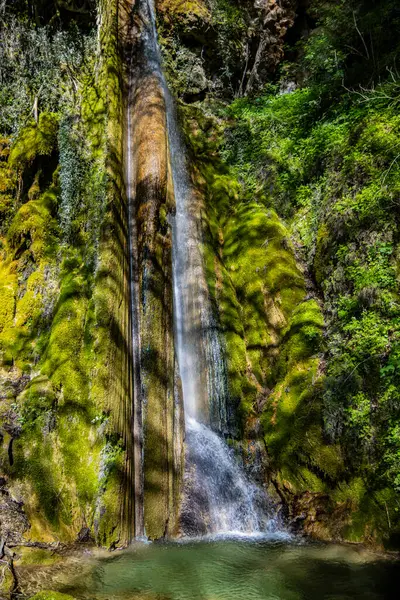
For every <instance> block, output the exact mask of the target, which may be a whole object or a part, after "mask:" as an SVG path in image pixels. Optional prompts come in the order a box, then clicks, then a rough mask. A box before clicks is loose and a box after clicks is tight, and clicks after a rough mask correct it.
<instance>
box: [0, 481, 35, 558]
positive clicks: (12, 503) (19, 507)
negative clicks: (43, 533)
mask: <svg viewBox="0 0 400 600" xmlns="http://www.w3.org/2000/svg"><path fill="white" fill-rule="evenodd" d="M28 529H29V522H28V519H27V517H26V515H25V513H24V510H23V504H22V502H18V501H17V500H15V499H14V498H12V496H11V494H10V492H9V491H8V490H7V487H6V480H5V479H4V478H0V539H1V544H2V548H1V552H0V553H1V554H2V552H3V549H4V547H3V545H5V546H7V544H13V545H15V544H18V543H20V542H21V541H22V539H23V535H24V533H26V531H28Z"/></svg>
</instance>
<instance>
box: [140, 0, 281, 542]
mask: <svg viewBox="0 0 400 600" xmlns="http://www.w3.org/2000/svg"><path fill="white" fill-rule="evenodd" d="M142 8H143V15H142V18H143V21H144V22H145V23H146V24H147V26H145V28H144V29H145V31H144V38H143V48H144V54H145V57H146V61H147V65H146V68H147V69H149V70H151V71H152V73H153V75H155V76H156V77H158V78H159V80H160V84H161V87H162V89H163V91H164V97H165V104H166V113H167V127H168V142H169V151H170V164H171V172H172V183H173V188H174V195H175V202H176V214H175V216H174V219H173V222H172V228H173V276H174V320H175V338H176V340H175V346H176V352H177V358H178V363H179V373H180V377H181V380H182V388H183V397H184V406H185V413H186V448H187V450H186V469H185V482H184V501H183V509H182V530H183V533H184V534H187V535H194V534H198V533H200V534H208V533H224V532H231V531H236V532H243V533H255V532H260V531H265V530H266V529H267V528H268V527H269V525H270V523H271V521H270V520H269V518H268V516H267V513H268V511H267V510H266V507H265V494H264V493H263V492H262V491H261V490H260V489H259V488H257V487H256V486H255V485H254V484H252V483H251V482H250V481H249V480H248V479H247V478H246V476H245V474H244V471H243V469H242V468H241V467H240V466H239V463H238V462H237V460H236V458H235V456H234V453H233V451H232V450H231V449H230V448H229V447H228V446H227V445H226V443H225V441H224V440H223V438H222V437H220V436H219V435H217V433H216V432H215V431H218V432H219V433H220V434H221V433H228V429H227V411H226V405H227V397H228V394H227V384H226V369H225V361H224V354H223V349H222V346H221V342H220V337H219V332H218V329H217V327H216V323H215V319H214V316H213V311H212V306H211V302H210V298H209V293H208V286H207V281H206V278H205V269H204V261H203V255H202V223H201V200H200V198H199V196H198V195H197V193H196V190H195V188H194V186H193V185H192V183H191V180H190V176H189V169H188V165H187V157H186V150H185V145H184V143H183V140H182V138H181V134H180V130H179V126H178V122H177V116H176V109H175V105H174V101H173V99H172V97H171V94H170V92H169V90H168V86H167V84H166V81H165V78H164V74H163V71H162V68H161V56H160V51H159V47H158V40H157V31H156V20H155V10H154V5H153V0H146V1H145V3H144V4H143V5H142ZM211 427H212V429H211ZM213 430H214V431H213Z"/></svg>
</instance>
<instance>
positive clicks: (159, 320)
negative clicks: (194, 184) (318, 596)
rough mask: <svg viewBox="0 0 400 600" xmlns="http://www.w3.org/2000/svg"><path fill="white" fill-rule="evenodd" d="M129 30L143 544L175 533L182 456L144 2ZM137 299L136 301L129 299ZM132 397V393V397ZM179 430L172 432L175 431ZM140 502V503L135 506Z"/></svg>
mask: <svg viewBox="0 0 400 600" xmlns="http://www.w3.org/2000/svg"><path fill="white" fill-rule="evenodd" d="M135 25H136V27H137V30H138V32H139V33H140V34H141V35H140V36H139V37H138V38H137V40H138V41H137V42H136V45H135V42H134V47H133V53H134V54H133V56H134V60H135V64H134V65H133V70H132V72H131V73H130V78H129V79H130V84H131V92H130V95H129V98H130V106H129V123H128V136H132V137H131V139H130V140H128V148H129V149H132V152H130V153H128V156H127V160H128V161H131V164H130V165H129V166H128V173H129V174H130V177H131V181H130V182H129V184H128V185H129V188H130V189H131V192H132V193H131V197H130V199H129V201H130V202H131V205H132V206H131V210H130V214H131V216H132V219H134V221H135V222H134V223H133V222H132V223H131V251H133V254H132V259H133V258H134V257H136V258H137V261H135V264H132V269H133V276H134V277H135V271H136V276H137V287H135V288H134V289H133V297H132V306H133V312H134V311H135V305H136V307H137V312H138V323H137V326H138V336H137V343H138V344H139V346H140V357H139V364H138V368H139V369H140V380H141V390H140V399H138V398H135V401H136V402H137V401H138V400H139V401H140V402H141V405H142V414H141V427H140V426H139V427H137V429H135V431H136V435H138V436H141V437H142V442H141V445H142V448H143V465H142V467H141V468H142V470H143V484H142V486H141V485H140V483H139V484H138V481H136V494H138V495H139V497H140V495H141V492H142V494H143V496H142V501H143V525H142V526H141V525H140V524H138V528H137V531H136V533H137V534H138V535H143V534H144V531H146V535H147V536H148V537H149V538H150V539H157V538H161V537H163V536H170V535H174V534H176V533H177V523H178V511H179V500H178V497H179V478H180V473H181V471H182V461H183V454H182V453H181V455H180V456H179V448H182V444H181V439H182V436H183V429H182V430H179V424H180V423H181V417H180V412H181V411H182V406H181V404H180V395H179V393H178V390H177V385H178V383H179V382H178V381H177V380H176V377H175V372H176V369H175V350H174V334H173V307H172V301H173V299H172V298H173V295H172V240H171V236H172V232H171V226H170V220H169V216H170V215H171V213H172V211H173V210H174V204H173V194H172V188H171V184H170V177H171V174H170V169H169V148H168V134H167V123H166V107H165V98H164V90H163V85H162V76H161V73H160V71H159V69H160V65H159V64H158V56H157V53H158V50H157V47H156V39H155V35H154V31H153V23H152V20H151V14H150V12H149V7H148V3H147V2H144V1H142V2H139V3H138V7H137V13H136V16H135ZM135 296H136V297H135ZM136 391H137V392H139V391H138V390H136ZM177 425H178V429H177ZM141 487H142V490H141ZM139 502H140V500H139Z"/></svg>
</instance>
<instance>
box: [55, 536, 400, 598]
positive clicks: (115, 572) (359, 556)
mask: <svg viewBox="0 0 400 600" xmlns="http://www.w3.org/2000/svg"><path fill="white" fill-rule="evenodd" d="M59 589H60V591H64V592H68V593H70V594H71V595H73V596H75V597H76V598H96V599H101V600H103V599H106V598H107V599H108V600H111V599H114V598H115V599H119V598H125V599H127V598H130V599H135V598H143V599H144V598H146V599H147V598H148V599H155V598H157V599H158V600H166V599H168V600H355V599H358V598H359V599H360V600H361V599H362V600H382V599H384V600H391V599H393V600H398V599H399V598H400V563H399V562H396V561H395V560H394V559H393V560H388V559H383V558H382V557H378V556H376V555H372V554H369V553H366V552H365V551H361V550H360V549H358V548H356V547H353V546H336V545H322V544H293V543H288V542H284V541H283V542H282V541H275V542H271V540H269V541H266V540H262V539H259V540H254V539H253V540H247V541H246V540H237V539H235V540H209V541H198V542H190V543H181V544H141V545H137V546H135V547H133V548H132V549H131V550H128V551H125V552H121V553H119V554H117V555H110V556H109V557H105V558H98V559H96V560H93V559H92V564H91V565H90V569H89V570H88V571H87V572H85V574H84V575H81V576H80V577H77V578H76V579H75V580H72V581H70V582H69V583H68V584H67V585H64V586H62V587H60V588H59Z"/></svg>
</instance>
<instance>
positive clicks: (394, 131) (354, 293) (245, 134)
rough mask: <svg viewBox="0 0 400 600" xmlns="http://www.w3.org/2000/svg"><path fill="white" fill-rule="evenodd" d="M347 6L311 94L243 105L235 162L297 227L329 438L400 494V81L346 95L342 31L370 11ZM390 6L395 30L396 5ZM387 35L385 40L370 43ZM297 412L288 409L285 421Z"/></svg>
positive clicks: (331, 18) (235, 132) (353, 73)
mask: <svg viewBox="0 0 400 600" xmlns="http://www.w3.org/2000/svg"><path fill="white" fill-rule="evenodd" d="M315 4H316V3H315ZM339 4H340V7H339V6H336V8H335V7H334V6H333V3H324V8H323V9H321V13H320V14H319V18H320V19H321V27H320V28H319V29H317V30H315V32H314V33H313V34H312V36H311V38H310V39H309V40H308V42H307V44H306V46H305V53H304V56H303V58H302V60H303V65H304V64H307V73H308V75H307V77H308V79H307V81H308V83H309V85H308V87H303V88H298V89H296V90H295V91H293V92H291V93H285V94H282V93H280V92H279V88H278V87H276V88H274V87H271V86H270V87H268V88H267V89H266V90H265V93H264V94H263V95H261V96H260V97H258V98H254V99H253V100H249V99H243V100H240V101H236V102H234V103H233V105H231V107H229V109H228V111H227V116H228V117H229V118H230V119H231V120H232V119H233V123H234V125H233V126H231V127H230V128H229V129H228V130H227V131H226V134H225V144H224V149H223V155H224V158H225V160H226V161H227V162H228V163H229V164H230V165H231V166H232V168H233V169H234V171H235V173H236V174H237V176H238V177H239V179H241V181H242V182H243V184H244V186H245V188H246V189H247V190H248V192H249V193H258V194H263V196H264V202H265V204H266V206H267V207H270V206H272V207H274V208H275V209H276V210H277V212H278V214H280V215H283V216H284V217H285V218H286V219H287V220H288V221H289V223H290V231H291V234H292V236H293V237H294V239H295V240H296V247H297V249H298V252H299V253H300V255H301V256H302V257H303V260H304V262H305V263H306V264H307V266H308V270H309V272H310V273H311V275H312V277H313V279H314V281H315V282H316V284H317V286H318V289H319V291H320V294H321V297H322V298H323V309H324V313H325V317H326V335H325V337H324V339H325V356H326V361H327V362H326V379H325V384H324V387H323V389H321V392H323V398H322V403H321V404H320V408H321V410H322V415H323V419H324V434H325V435H326V436H327V439H328V440H330V441H331V443H332V444H338V443H340V444H341V446H342V451H343V453H344V456H345V458H346V461H347V466H348V470H349V473H362V475H363V477H364V478H365V479H366V480H367V482H368V483H367V486H370V487H371V488H374V489H378V488H380V487H381V486H383V487H387V489H392V490H397V489H398V486H399V481H400V471H399V468H400V462H399V448H400V446H399V444H400V438H399V422H400V410H399V401H400V396H399V393H398V391H397V389H398V385H399V379H398V378H399V368H398V344H399V336H400V304H399V245H398V239H399V219H398V210H397V208H398V205H399V197H400V166H399V164H398V163H399V160H398V157H399V150H398V147H399V145H400V119H399V116H398V114H397V111H396V106H397V101H398V100H397V99H398V78H397V77H396V76H395V75H394V74H393V73H392V72H390V73H389V74H388V76H387V80H386V81H383V82H382V83H381V84H379V85H376V86H375V87H374V88H373V89H372V88H371V89H370V90H368V91H367V90H364V89H362V90H361V91H360V93H349V92H347V91H346V90H343V89H342V91H339V88H338V87H337V80H338V79H341V78H342V76H345V77H347V78H348V79H351V80H352V82H353V83H355V82H356V81H362V79H359V78H358V79H357V77H358V75H357V70H356V69H355V67H354V65H353V67H354V68H353V67H351V68H350V67H349V56H350V54H351V53H352V51H351V50H349V49H348V50H347V51H345V49H344V46H343V45H342V37H341V35H342V34H341V33H340V31H339V28H340V27H342V26H343V28H344V33H343V39H344V36H345V35H348V29H349V25H347V26H346V25H345V24H344V23H342V21H343V19H344V18H350V17H352V23H353V25H352V27H353V28H354V19H353V11H355V14H356V21H357V23H358V24H359V26H360V27H361V24H363V23H365V22H367V21H365V20H364V19H367V17H368V15H369V13H368V11H367V10H366V9H364V8H362V7H361V6H360V3H356V2H354V3H339ZM345 4H346V6H345ZM382 5H385V6H386V9H385V10H387V12H386V13H385V14H383V13H382V12H380V13H379V14H380V15H381V17H382V19H383V20H384V21H382V22H386V21H385V19H386V18H387V17H388V15H389V14H391V12H390V11H392V10H393V3H390V2H386V3H382ZM318 6H320V4H318ZM371 10H372V9H371ZM373 10H375V9H373ZM380 10H381V9H380V8H379V9H378V8H376V11H378V12H379V11H380ZM382 10H383V7H382ZM340 11H343V14H339V12H340ZM376 11H375V13H376ZM375 13H374V14H375ZM346 15H347V17H346ZM368 18H369V17H368ZM371 22H372V21H371ZM379 22H380V21H379V19H378V24H379ZM340 24H341V25H340ZM362 31H363V30H361V33H362ZM390 31H391V30H390ZM380 35H381V33H379V31H378V30H376V29H375V30H373V31H372V33H371V36H372V37H370V38H368V39H367V42H368V44H371V43H372V38H373V40H375V39H376V36H380ZM390 35H391V34H390ZM357 36H358V38H359V39H358V41H357V42H356V43H355V47H356V48H359V47H360V44H362V41H361V38H360V35H359V33H357V32H356V33H355V37H357ZM374 36H375V37H374ZM339 38H340V39H339ZM349 39H350V38H349ZM374 43H375V41H374ZM390 43H394V40H393V39H391V41H390ZM369 49H370V46H369ZM388 50H389V48H388ZM364 51H365V49H364ZM380 58H381V57H380ZM385 60H388V59H387V56H386V58H385ZM358 67H360V64H359V65H358ZM358 67H357V68H358ZM231 123H232V121H231ZM287 387H289V388H290V387H291V386H287ZM321 392H320V393H321ZM282 397H283V398H285V396H284V395H283V396H282ZM297 397H298V396H297ZM282 402H283V404H282ZM285 402H286V400H284V401H282V399H280V400H279V404H278V413H277V418H279V414H280V413H279V410H280V408H279V407H281V406H284V405H285ZM278 437H279V436H278ZM272 446H273V444H272ZM277 448H278V454H277V456H279V453H280V452H282V446H281V445H279V444H278V446H277Z"/></svg>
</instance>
